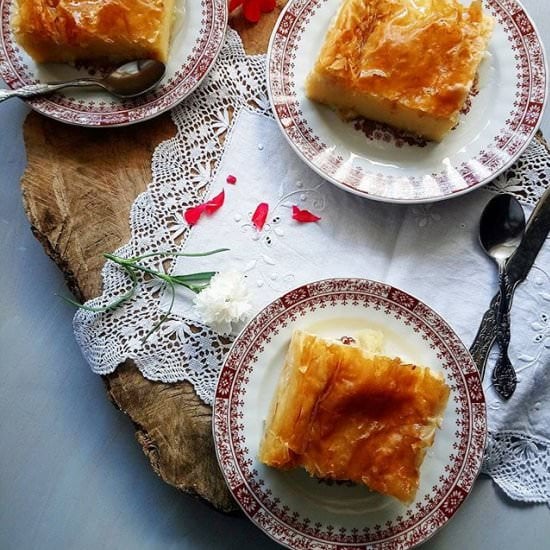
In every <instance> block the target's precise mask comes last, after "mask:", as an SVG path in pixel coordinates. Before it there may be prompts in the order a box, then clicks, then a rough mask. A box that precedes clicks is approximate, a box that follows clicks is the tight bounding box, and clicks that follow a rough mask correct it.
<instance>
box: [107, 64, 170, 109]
mask: <svg viewBox="0 0 550 550" xmlns="http://www.w3.org/2000/svg"><path fill="white" fill-rule="evenodd" d="M165 72H166V66H165V65H164V63H161V62H160V61H156V60H155V59H140V60H138V61H130V62H129V63H125V64H124V65H121V66H120V67H117V68H116V69H115V70H114V71H113V72H111V73H110V74H108V75H107V76H106V77H105V78H103V79H102V80H101V81H100V82H101V83H102V85H103V87H104V88H105V89H106V90H107V91H108V92H109V93H111V94H113V95H116V96H117V97H120V98H124V99H125V98H130V97H136V96H138V95H142V94H145V93H147V92H149V91H151V90H152V89H153V88H155V87H156V86H157V84H158V83H159V82H160V81H161V79H162V77H163V76H164V73H165ZM98 83H99V82H98Z"/></svg>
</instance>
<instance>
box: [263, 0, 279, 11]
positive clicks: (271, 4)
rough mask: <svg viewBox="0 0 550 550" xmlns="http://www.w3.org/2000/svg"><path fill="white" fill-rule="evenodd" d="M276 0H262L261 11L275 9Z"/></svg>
mask: <svg viewBox="0 0 550 550" xmlns="http://www.w3.org/2000/svg"><path fill="white" fill-rule="evenodd" d="M276 5H277V0H262V13H269V12H272V11H273V10H274V9H275V6H276Z"/></svg>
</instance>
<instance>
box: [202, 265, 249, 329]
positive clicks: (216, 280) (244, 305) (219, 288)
mask: <svg viewBox="0 0 550 550" xmlns="http://www.w3.org/2000/svg"><path fill="white" fill-rule="evenodd" d="M249 299H250V296H249V293H248V289H247V287H246V284H245V281H244V276H243V275H242V273H239V272H238V271H227V272H224V273H218V274H217V275H214V277H212V280H211V281H210V284H209V285H208V287H206V288H205V289H204V290H203V291H201V292H200V293H199V294H197V296H196V297H195V299H194V305H195V311H196V312H197V313H198V314H199V315H200V318H201V319H202V321H203V322H204V323H205V324H207V325H209V326H210V327H212V328H213V329H214V330H215V331H216V332H218V333H220V334H226V335H227V334H230V333H231V330H232V328H233V324H235V323H239V322H242V321H245V320H246V318H247V317H248V315H249V313H250V310H251V309H252V306H251V305H250V303H249Z"/></svg>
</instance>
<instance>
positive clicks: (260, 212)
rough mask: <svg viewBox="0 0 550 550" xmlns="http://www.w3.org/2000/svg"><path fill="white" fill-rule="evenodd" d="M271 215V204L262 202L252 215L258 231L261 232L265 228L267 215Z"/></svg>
mask: <svg viewBox="0 0 550 550" xmlns="http://www.w3.org/2000/svg"><path fill="white" fill-rule="evenodd" d="M268 213H269V204H267V202H261V203H260V204H259V205H258V207H257V208H256V211H255V212H254V214H253V215H252V223H253V224H254V225H255V226H256V229H257V230H258V231H261V230H262V229H263V227H264V224H265V220H266V219H267V214H268Z"/></svg>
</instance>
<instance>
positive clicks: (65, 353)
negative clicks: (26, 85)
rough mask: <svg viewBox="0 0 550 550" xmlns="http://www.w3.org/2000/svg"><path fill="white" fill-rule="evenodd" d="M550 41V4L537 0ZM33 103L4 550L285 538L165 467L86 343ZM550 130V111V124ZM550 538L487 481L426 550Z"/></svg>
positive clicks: (14, 115) (5, 308)
mask: <svg viewBox="0 0 550 550" xmlns="http://www.w3.org/2000/svg"><path fill="white" fill-rule="evenodd" d="M524 4H525V5H526V7H527V9H528V11H529V13H530V14H531V15H532V17H533V19H534V20H535V22H536V23H537V25H538V27H539V31H540V34H541V35H542V37H543V41H544V42H545V44H546V45H547V46H548V44H550V17H549V9H548V8H547V7H546V3H545V2H540V1H537V0H525V2H524ZM26 113H27V110H26V107H25V106H24V105H23V103H21V102H19V101H18V100H11V101H8V102H4V103H2V104H0V549H2V550H11V549H18V550H19V549H21V550H23V549H43V550H47V549H68V548H69V549H70V548H75V549H76V548H77V549H79V550H86V549H94V550H95V549H100V548H108V549H135V550H141V549H152V548H159V549H165V548H166V549H168V548H185V549H187V548H204V549H206V548H208V549H232V548H235V549H237V548H277V547H278V546H277V545H276V544H274V543H272V542H271V541H270V540H269V539H267V537H265V536H264V535H263V534H262V533H261V532H259V531H258V530H257V529H256V528H255V527H254V526H253V525H252V524H250V523H249V522H248V521H247V520H245V519H242V518H229V517H225V516H223V515H221V514H219V513H217V512H216V511H214V510H212V509H211V508H209V507H208V506H206V505H205V504H203V503H202V502H199V501H196V500H194V499H193V498H191V497H188V496H186V495H182V494H180V493H178V492H177V491H176V490H175V489H173V488H171V487H169V486H167V485H165V484H164V483H163V482H162V481H160V479H158V478H157V476H156V475H155V474H154V473H153V471H152V470H151V468H150V467H149V465H148V463H147V460H146V458H145V457H144V455H143V454H142V452H141V450H140V448H139V446H138V444H137V442H136V441H135V439H134V437H133V427H132V425H131V423H130V421H129V420H128V419H127V418H126V417H125V416H124V415H123V414H121V413H120V412H118V411H116V410H115V409H114V407H113V406H112V405H111V404H110V403H109V402H108V401H107V399H106V395H105V390H104V387H103V383H102V381H101V379H100V378H99V377H98V376H96V375H94V374H92V373H91V371H90V370H89V367H88V365H87V364H86V362H85V361H84V359H83V358H82V356H81V354H80V351H79V349H78V347H77V345H76V343H75V341H74V337H73V333H72V328H71V319H72V315H73V313H74V310H73V309H72V308H71V307H70V306H68V305H66V304H65V303H64V302H62V301H61V300H60V299H59V298H57V297H56V296H55V294H56V293H65V292H66V288H65V285H64V282H63V278H62V276H61V274H60V273H59V271H58V270H57V268H56V266H55V265H54V264H53V263H52V262H51V261H50V260H49V259H48V258H47V257H46V255H45V254H44V252H43V250H42V248H41V246H40V245H39V243H38V242H37V241H36V240H35V239H34V237H33V236H32V234H31V231H30V228H29V224H28V221H27V219H26V217H25V214H24V212H23V207H22V203H21V193H20V188H19V178H20V176H21V174H22V172H23V169H24V166H25V150H24V147H23V143H22V137H21V127H22V123H23V120H24V118H25V116H26ZM542 128H543V131H544V133H545V135H546V136H550V114H549V113H548V112H547V113H546V115H545V118H544V121H543V126H542ZM518 547H521V548H526V549H538V548H540V549H543V548H545V549H546V548H550V509H549V508H548V507H547V506H545V505H535V506H532V505H523V504H519V503H514V502H512V501H510V500H509V499H507V498H506V497H505V496H504V495H503V494H502V492H501V491H500V490H499V489H498V488H497V487H496V486H495V485H494V484H493V483H492V482H491V481H490V480H489V479H487V478H484V477H482V478H480V480H479V481H478V482H477V483H476V485H475V487H474V490H473V492H472V495H471V496H470V498H469V499H468V500H467V501H466V503H465V504H464V505H463V506H462V507H461V508H460V510H459V511H458V512H457V514H456V516H455V518H454V519H453V521H451V522H450V523H449V524H448V525H447V526H446V527H445V528H444V529H443V530H441V531H440V532H439V533H437V534H436V535H435V536H434V537H433V538H432V539H431V540H430V541H429V542H428V543H426V544H425V546H424V548H426V549H428V548H430V549H431V548H434V549H435V548H437V549H449V550H450V549H453V550H459V549H477V548H484V549H497V548H500V549H503V550H506V549H515V548H518Z"/></svg>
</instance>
